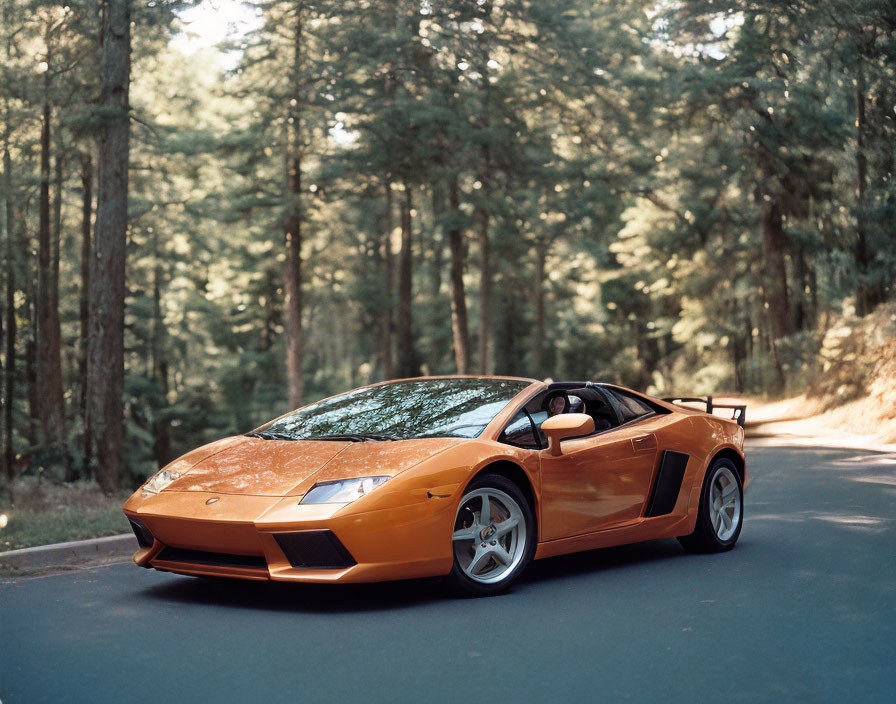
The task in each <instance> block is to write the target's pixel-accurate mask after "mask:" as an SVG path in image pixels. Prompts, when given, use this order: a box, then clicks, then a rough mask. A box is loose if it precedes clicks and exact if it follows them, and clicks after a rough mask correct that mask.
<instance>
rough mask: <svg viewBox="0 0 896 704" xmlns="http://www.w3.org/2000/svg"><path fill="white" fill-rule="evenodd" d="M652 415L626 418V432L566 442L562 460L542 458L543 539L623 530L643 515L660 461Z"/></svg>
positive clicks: (623, 428)
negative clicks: (657, 463)
mask: <svg viewBox="0 0 896 704" xmlns="http://www.w3.org/2000/svg"><path fill="white" fill-rule="evenodd" d="M613 400H614V401H615V399H613ZM614 405H616V404H615V403H614ZM649 416H650V412H649V409H648V412H647V413H645V414H643V416H641V417H636V418H632V419H630V420H629V421H628V422H625V419H624V418H623V419H622V420H623V422H624V424H623V425H622V426H621V427H618V428H615V429H611V430H606V431H604V432H601V433H597V434H595V435H590V436H588V437H585V438H574V439H569V440H564V441H563V442H562V443H561V446H560V447H561V450H562V454H561V455H560V456H559V457H557V456H553V455H551V454H549V453H548V451H547V450H544V451H542V452H540V453H539V454H540V461H541V494H542V535H541V539H542V540H556V539H558V538H566V537H570V536H574V535H582V534H584V533H592V532H594V531H598V530H604V529H606V528H612V527H614V526H619V525H624V524H626V523H629V522H631V521H634V520H636V519H637V518H638V517H639V516H640V515H641V513H642V510H643V507H644V504H645V502H646V500H647V496H648V494H649V492H650V487H651V482H652V481H653V474H654V469H655V467H656V458H657V440H656V435H655V434H654V433H653V432H652V429H651V425H652V424H651V423H650V422H649Z"/></svg>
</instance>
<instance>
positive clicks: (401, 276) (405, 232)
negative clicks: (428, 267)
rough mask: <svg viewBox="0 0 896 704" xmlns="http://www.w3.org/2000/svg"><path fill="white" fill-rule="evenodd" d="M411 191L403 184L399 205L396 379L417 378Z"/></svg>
mask: <svg viewBox="0 0 896 704" xmlns="http://www.w3.org/2000/svg"><path fill="white" fill-rule="evenodd" d="M411 207H412V195H411V187H410V186H409V185H408V184H407V183H405V186H404V202H403V203H402V205H401V254H400V255H399V256H400V259H399V262H398V375H399V376H401V377H411V376H417V357H416V354H415V352H414V337H413V325H412V321H411V317H412V306H411V303H412V297H413V291H412V275H413V254H412V252H411Z"/></svg>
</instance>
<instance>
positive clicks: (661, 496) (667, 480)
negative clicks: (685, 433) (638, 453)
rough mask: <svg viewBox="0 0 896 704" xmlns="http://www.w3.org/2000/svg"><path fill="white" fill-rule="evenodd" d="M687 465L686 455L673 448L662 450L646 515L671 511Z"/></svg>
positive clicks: (664, 513)
mask: <svg viewBox="0 0 896 704" xmlns="http://www.w3.org/2000/svg"><path fill="white" fill-rule="evenodd" d="M687 465H688V455H686V454H684V453H683V452H674V451H673V450H663V458H662V460H661V461H660V471H659V472H658V473H657V477H656V484H655V485H654V487H653V494H652V496H651V497H650V503H649V504H648V507H647V516H648V517H652V516H664V515H666V514H667V513H671V512H672V509H673V508H675V502H676V501H677V500H678V493H679V492H680V491H681V480H682V479H684V470H685V467H687Z"/></svg>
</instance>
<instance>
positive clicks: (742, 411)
mask: <svg viewBox="0 0 896 704" xmlns="http://www.w3.org/2000/svg"><path fill="white" fill-rule="evenodd" d="M663 401H666V402H667V403H703V404H706V412H707V413H709V414H710V415H712V412H713V411H714V410H715V409H716V408H727V409H730V410H731V411H733V412H732V414H731V420H734V421H737V424H738V425H739V426H741V427H743V426H744V423H745V422H746V419H747V406H746V404H743V405H736V404H730V403H715V402H714V401H713V400H712V396H707V397H706V398H687V397H685V396H671V397H669V398H664V399H663Z"/></svg>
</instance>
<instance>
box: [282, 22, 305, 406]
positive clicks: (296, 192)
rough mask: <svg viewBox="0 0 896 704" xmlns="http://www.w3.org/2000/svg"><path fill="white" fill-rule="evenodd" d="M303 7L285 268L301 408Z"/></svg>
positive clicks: (291, 381)
mask: <svg viewBox="0 0 896 704" xmlns="http://www.w3.org/2000/svg"><path fill="white" fill-rule="evenodd" d="M302 20H303V17H302V7H301V6H300V7H299V8H298V10H297V12H296V27H295V36H294V37H293V43H294V55H293V75H292V80H293V98H292V100H291V110H290V118H291V120H292V122H291V129H290V138H289V140H288V144H287V145H286V149H287V150H288V151H287V175H286V181H287V183H286V197H287V200H288V206H287V207H288V215H287V217H286V227H285V231H284V237H285V247H286V262H285V267H284V274H283V280H284V287H283V291H284V295H285V301H284V308H285V309H286V311H285V312H286V376H287V384H288V386H289V407H290V408H298V407H299V406H301V405H302V396H303V394H304V378H303V375H302V362H303V354H304V340H303V330H302V148H303V145H302V126H301V121H302V108H303V102H302V101H303V95H302V93H303V91H302V87H301V83H302V60H303V59H302V55H303V51H304V46H303V41H304V36H303V25H302Z"/></svg>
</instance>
